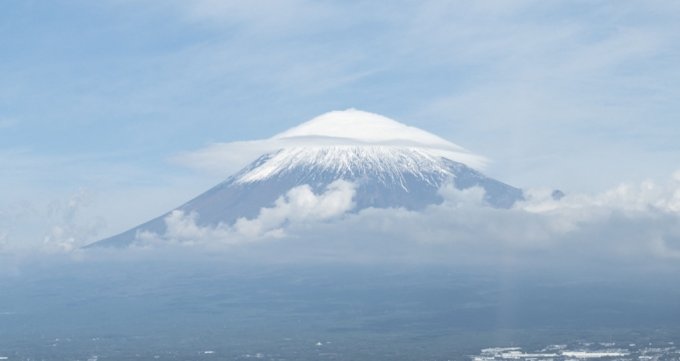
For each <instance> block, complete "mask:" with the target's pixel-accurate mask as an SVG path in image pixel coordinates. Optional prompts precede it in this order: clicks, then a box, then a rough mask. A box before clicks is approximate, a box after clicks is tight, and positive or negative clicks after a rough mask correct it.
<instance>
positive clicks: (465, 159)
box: [173, 109, 487, 174]
mask: <svg viewBox="0 0 680 361" xmlns="http://www.w3.org/2000/svg"><path fill="white" fill-rule="evenodd" d="M337 146H353V147H363V146H384V147H390V146H394V147H408V148H417V149H420V150H423V151H425V152H428V153H429V154H432V155H434V156H442V157H445V158H448V159H451V160H454V161H457V162H461V163H464V164H466V165H468V166H470V167H473V168H478V169H480V168H483V167H484V166H485V164H486V163H487V159H486V158H485V157H483V156H480V155H477V154H474V153H472V152H470V151H468V150H466V149H465V148H463V147H461V146H459V145H457V144H455V143H452V142H450V141H448V140H445V139H443V138H441V137H439V136H436V135H434V134H432V133H429V132H426V131H424V130H421V129H418V128H415V127H411V126H407V125H404V124H401V123H399V122H397V121H394V120H392V119H390V118H387V117H384V116H382V115H379V114H375V113H370V112H365V111H360V110H356V109H347V110H344V111H332V112H328V113H325V114H322V115H320V116H318V117H315V118H313V119H311V120H309V121H307V122H305V123H302V124H300V125H298V126H296V127H293V128H291V129H288V130H286V131H284V132H281V133H279V134H276V135H274V136H272V137H271V138H268V139H262V140H253V141H239V142H230V143H215V144H211V145H209V146H207V147H205V148H203V149H199V150H196V151H192V152H185V153H181V154H178V155H176V156H175V157H174V158H173V160H174V161H175V162H178V163H180V164H183V165H187V166H190V167H193V168H198V169H202V170H207V171H211V172H216V173H218V174H220V173H226V172H233V171H236V170H238V169H239V168H241V167H243V166H245V165H246V164H247V163H248V162H250V161H253V160H255V159H256V158H257V157H259V156H261V155H262V154H265V153H270V152H275V151H278V150H281V149H286V148H298V147H337Z"/></svg>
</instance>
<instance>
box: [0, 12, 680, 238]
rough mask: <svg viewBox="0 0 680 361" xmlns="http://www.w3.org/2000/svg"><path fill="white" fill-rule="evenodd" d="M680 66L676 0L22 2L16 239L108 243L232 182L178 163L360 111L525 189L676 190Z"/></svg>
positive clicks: (3, 46) (7, 125)
mask: <svg viewBox="0 0 680 361" xmlns="http://www.w3.org/2000/svg"><path fill="white" fill-rule="evenodd" d="M678 64H680V5H678V3H676V2H672V1H551V2H545V1H529V0H511V1H488V2H468V1H391V2H389V3H381V4H378V3H377V2H371V1H305V0H279V1H258V2H232V1H214V0H197V1H179V0H178V1H162V2H161V1H143V0H142V1H127V0H102V1H96V2H95V1H78V0H73V1H50V2H45V1H14V0H7V1H3V2H2V3H1V4H0V173H1V174H2V177H1V179H0V212H1V213H0V215H2V218H3V224H0V231H1V232H5V233H4V234H5V236H4V237H5V238H6V239H9V238H10V236H7V234H10V235H12V236H11V238H12V239H15V240H16V239H22V237H23V238H26V237H36V236H39V235H40V234H41V232H43V228H44V227H45V226H46V225H47V226H49V225H50V224H56V223H60V222H62V223H63V222H66V223H68V222H76V220H75V219H76V218H75V217H76V216H77V217H79V218H77V222H79V224H83V223H84V224H86V225H91V227H89V226H88V227H89V228H88V227H85V228H86V229H91V232H92V235H91V237H96V236H95V235H94V234H95V233H97V232H99V233H100V234H102V233H104V234H110V233H112V232H115V231H118V230H122V229H124V228H126V227H129V226H132V225H134V224H135V223H139V222H141V221H144V220H146V219H148V218H150V217H152V216H156V215H158V214H159V213H161V212H163V211H167V210H168V209H170V208H172V207H174V206H176V205H178V204H179V203H182V202H183V201H185V200H187V199H188V198H190V197H191V196H193V195H196V194H198V193H200V192H202V191H204V190H205V189H207V188H208V187H210V186H211V185H213V184H215V183H217V182H219V181H220V180H221V179H222V178H223V177H224V176H225V175H226V174H228V171H229V170H228V169H225V172H224V174H215V173H201V172H197V171H196V170H195V169H191V168H188V167H185V166H183V165H182V164H178V163H177V162H176V161H174V160H173V159H175V158H176V156H177V154H180V153H183V152H187V151H192V150H196V149H200V148H202V147H204V146H206V145H209V144H211V143H214V142H230V141H237V140H248V139H261V138H266V137H269V136H271V135H273V134H275V133H278V132H280V131H283V130H285V129H287V128H289V127H291V126H294V125H296V124H298V123H301V122H303V121H305V120H308V119H310V118H312V117H314V116H316V115H319V114H321V113H324V112H327V111H330V110H335V109H345V108H348V107H356V108H359V109H363V110H367V111H371V112H376V113H380V114H383V115H385V116H388V117H390V118H393V119H396V120H398V121H400V122H403V123H406V124H409V125H413V126H417V127H420V128H423V129H425V130H428V131H431V132H433V133H436V134H438V135H440V136H442V137H444V138H447V139H450V140H451V141H453V142H455V143H457V144H460V145H462V146H464V147H466V148H468V149H470V150H472V151H473V152H476V153H479V154H482V155H484V156H486V157H488V158H489V159H491V160H492V163H491V164H490V165H489V167H488V168H487V169H486V172H487V173H488V174H489V175H491V176H493V177H496V178H498V179H501V180H503V181H506V182H508V183H511V184H513V185H516V186H519V187H524V188H531V187H539V186H546V187H555V188H561V189H565V190H566V191H567V192H596V191H602V190H604V189H607V188H609V187H612V186H615V185H616V184H618V183H620V182H627V181H631V182H639V181H642V180H644V179H646V178H651V179H660V178H667V177H669V176H670V175H671V174H672V173H673V172H674V171H676V170H678V169H680V164H679V162H678V159H680V142H678V141H677V140H678V139H680V119H678V114H680V103H678V101H677V99H680V90H679V88H678V86H677V84H680V65H678ZM81 204H86V205H87V208H86V211H83V210H81V208H78V207H80V205H81ZM76 209H77V210H78V213H79V214H77V215H76V214H74V213H75V212H76V211H75V210H76ZM69 210H71V211H69ZM50 217H52V218H54V219H52V218H50ZM46 219H47V220H48V221H46ZM3 229H5V230H4V231H3ZM95 230H98V231H95ZM1 237H2V234H0V240H1V239H2V238H1Z"/></svg>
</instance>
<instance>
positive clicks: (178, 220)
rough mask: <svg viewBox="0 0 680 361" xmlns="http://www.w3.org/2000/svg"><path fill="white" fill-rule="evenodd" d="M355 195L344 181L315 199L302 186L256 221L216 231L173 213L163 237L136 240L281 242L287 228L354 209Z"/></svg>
mask: <svg viewBox="0 0 680 361" xmlns="http://www.w3.org/2000/svg"><path fill="white" fill-rule="evenodd" d="M355 193H356V190H355V186H354V184H352V183H349V182H347V181H343V180H339V181H335V182H333V183H331V184H330V185H328V187H327V189H326V191H325V192H324V193H322V194H318V195H317V194H315V193H314V192H313V191H312V188H311V187H310V186H309V185H303V186H299V187H295V188H293V189H291V190H290V191H288V192H287V193H286V194H285V195H284V196H282V197H280V198H279V199H277V200H276V202H275V204H274V206H273V207H270V208H262V209H261V210H260V213H259V215H258V216H257V217H256V218H253V219H246V218H240V219H238V220H237V221H236V222H235V223H234V224H233V225H228V224H222V223H220V224H218V225H217V226H215V227H201V226H199V225H198V224H197V223H196V220H197V219H198V214H196V213H190V214H185V213H184V212H183V211H180V210H175V211H173V212H171V213H170V215H168V216H167V217H166V218H165V224H166V227H167V230H166V232H165V234H163V235H159V234H156V233H152V232H143V233H141V234H139V235H137V238H138V240H139V241H141V242H142V244H148V243H158V242H164V243H167V242H170V243H180V244H197V243H199V244H234V243H243V242H252V241H255V240H262V239H270V238H282V237H284V236H285V235H286V232H285V230H284V229H285V228H286V227H287V226H291V225H294V224H297V223H304V222H318V221H326V220H330V219H333V218H335V217H338V216H341V215H343V214H345V213H346V212H348V211H349V210H351V209H352V208H354V202H353V198H354V195H355Z"/></svg>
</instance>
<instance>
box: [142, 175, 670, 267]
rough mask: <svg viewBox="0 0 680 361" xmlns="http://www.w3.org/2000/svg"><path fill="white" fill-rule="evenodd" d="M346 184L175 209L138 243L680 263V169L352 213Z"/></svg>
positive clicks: (310, 254) (369, 255)
mask: <svg viewBox="0 0 680 361" xmlns="http://www.w3.org/2000/svg"><path fill="white" fill-rule="evenodd" d="M354 193H355V189H354V186H353V185H352V184H351V183H347V182H342V181H340V182H336V183H334V184H333V185H332V186H330V187H329V188H328V189H327V190H326V191H325V192H324V193H320V194H314V193H313V192H312V191H311V189H310V188H309V187H307V186H302V187H297V188H294V189H292V190H291V191H289V192H288V193H287V194H286V195H285V196H284V197H281V198H280V199H279V200H278V201H277V202H276V204H275V205H274V206H273V207H271V208H264V209H262V210H261V211H260V214H259V216H258V217H256V218H253V219H240V220H238V221H237V222H236V223H235V224H233V225H224V224H220V225H218V226H216V227H201V226H199V225H198V224H197V219H198V218H197V217H200V215H196V214H183V213H181V212H173V213H171V214H170V215H169V216H168V217H167V218H166V224H167V227H168V231H167V232H166V233H165V234H162V235H158V234H142V235H140V236H139V243H138V245H137V247H141V248H147V247H152V248H153V247H158V248H166V247H170V248H172V247H179V248H181V249H186V247H192V248H201V249H210V250H215V251H217V252H223V253H224V257H227V258H228V257H232V256H233V257H238V256H239V255H243V254H245V253H247V254H248V255H249V256H255V257H256V258H258V259H261V260H271V261H275V262H295V261H304V260H306V261H315V262H317V261H318V262H325V261H343V262H344V261H350V262H369V263H370V262H382V261H387V262H391V261H397V262H402V261H403V262H416V263H422V262H433V263H458V264H475V265H484V264H499V263H512V264H518V265H527V266H531V265H544V266H554V267H558V266H565V267H572V266H579V265H580V266H583V265H595V264H597V265H600V266H604V267H613V268H623V267H627V266H630V265H637V266H643V267H644V266H650V267H656V266H674V265H678V264H680V172H676V174H674V176H673V177H672V179H671V180H669V181H668V182H665V183H663V184H662V183H654V182H651V181H647V182H643V183H642V184H638V185H633V184H623V185H620V186H618V187H616V188H614V189H611V190H609V191H606V192H603V193H601V194H597V195H581V194H573V195H570V194H568V195H566V196H565V197H564V198H562V199H561V200H555V199H553V198H552V197H551V192H550V191H549V190H531V191H529V192H527V200H526V201H525V202H522V203H519V204H517V205H516V206H515V207H514V208H513V209H510V210H503V209H494V208H491V207H489V206H487V205H485V204H484V201H483V195H484V194H483V190H481V189H478V188H471V189H467V190H463V191H461V190H457V189H455V188H454V187H453V186H447V187H444V188H442V189H441V190H440V193H441V195H442V197H443V198H444V202H443V203H442V204H439V205H432V206H429V207H427V208H425V209H424V210H422V211H410V210H406V209H375V208H369V209H364V210H361V211H358V212H356V211H355V210H354V209H353V202H352V197H353V196H354Z"/></svg>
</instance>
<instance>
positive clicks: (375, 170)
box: [94, 109, 523, 247]
mask: <svg viewBox="0 0 680 361" xmlns="http://www.w3.org/2000/svg"><path fill="white" fill-rule="evenodd" d="M263 143H265V145H266V147H265V148H266V149H262V150H261V153H259V154H258V155H260V157H259V158H258V159H257V160H255V161H254V162H252V163H251V164H250V165H248V166H246V167H245V168H243V169H242V170H241V171H240V172H238V173H236V174H234V175H233V176H231V177H229V178H228V179H227V180H225V181H224V182H222V183H220V184H218V185H217V186H215V187H214V188H212V189H210V190H208V191H207V192H205V193H203V194H201V195H199V196H198V197H196V198H194V199H193V200H191V201H189V202H187V203H185V204H183V205H181V206H179V207H177V208H176V209H174V210H171V211H170V212H168V213H166V214H164V215H161V216H160V217H158V218H155V219H152V220H150V221H148V222H146V223H144V224H141V225H139V226H137V227H135V228H132V229H130V230H128V231H126V232H123V233H121V234H118V235H115V236H113V237H110V238H108V239H105V240H102V241H100V242H97V243H95V244H94V246H115V247H121V246H127V245H131V244H134V243H135V242H138V241H139V239H140V238H139V237H140V235H145V234H149V233H153V234H157V235H162V234H165V233H167V231H168V229H169V228H168V227H169V226H168V222H167V218H168V217H170V218H172V217H173V216H174V215H177V214H187V215H191V217H192V220H193V221H195V222H196V224H197V225H198V226H200V227H216V226H218V225H234V224H235V222H237V221H238V220H243V219H253V218H255V217H258V215H259V214H260V212H261V211H262V210H263V209H267V208H268V207H272V206H273V205H275V204H277V202H280V201H279V200H280V199H281V197H282V196H284V195H285V194H287V193H288V192H289V191H291V190H292V189H298V187H304V189H307V190H308V191H309V192H314V193H320V192H324V190H327V189H329V187H330V186H331V185H333V184H337V183H336V182H346V184H351V185H352V199H351V200H350V201H351V204H352V205H353V211H355V212H359V211H361V210H362V209H366V208H397V207H401V208H406V209H410V210H421V209H424V208H425V207H427V206H429V205H432V204H438V203H441V202H442V201H443V198H442V196H441V194H440V190H441V188H442V187H444V186H449V185H451V184H453V185H454V186H455V187H456V188H458V189H468V188H471V187H479V188H481V189H483V191H484V200H485V201H486V202H487V203H488V204H489V205H491V206H493V207H498V208H509V207H512V205H513V204H514V203H515V202H516V201H518V200H520V199H522V198H523V194H522V191H521V190H520V189H518V188H515V187H512V186H509V185H507V184H504V183H502V182H499V181H497V180H495V179H492V178H488V177H486V176H484V175H483V174H482V173H480V172H479V171H478V170H477V169H478V168H479V167H480V165H482V164H483V163H484V158H483V157H480V156H478V155H475V154H473V153H471V152H469V151H467V150H465V149H464V148H462V147H460V146H458V145H456V144H454V143H451V142H449V141H447V140H445V139H443V138H441V137H438V136H436V135H434V134H431V133H428V132H426V131H424V130H421V129H418V128H414V127H410V126H407V125H404V124H401V123H399V122H396V121H394V120H391V119H389V118H386V117H383V116H381V115H378V114H373V113H368V112H362V111H359V110H355V109H349V110H345V111H335V112H330V113H326V114H323V115H321V116H318V117H316V118H314V119H312V120H310V121H308V122H305V123H302V124H300V125H299V126H297V127H294V128H291V129H289V130H287V131H285V132H282V133H280V134H277V135H275V136H274V137H272V138H269V139H268V140H266V141H264V142H263ZM258 150H260V149H258ZM263 153H264V154H263ZM475 168H477V169H475Z"/></svg>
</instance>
